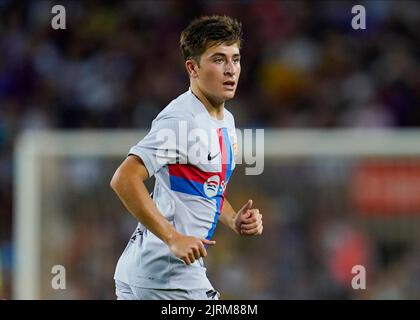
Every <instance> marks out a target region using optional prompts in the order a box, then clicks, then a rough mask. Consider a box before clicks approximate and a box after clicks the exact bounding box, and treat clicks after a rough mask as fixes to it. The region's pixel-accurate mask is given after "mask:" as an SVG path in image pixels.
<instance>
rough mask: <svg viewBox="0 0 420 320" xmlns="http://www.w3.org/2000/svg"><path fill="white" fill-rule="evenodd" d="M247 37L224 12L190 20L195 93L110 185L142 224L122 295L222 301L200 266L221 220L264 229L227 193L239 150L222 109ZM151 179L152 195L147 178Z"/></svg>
mask: <svg viewBox="0 0 420 320" xmlns="http://www.w3.org/2000/svg"><path fill="white" fill-rule="evenodd" d="M241 36H242V27H241V24H240V23H239V22H238V21H237V20H235V19H232V18H230V17H227V16H211V17H201V18H198V19H196V20H194V21H192V22H191V24H190V25H189V26H188V27H187V28H186V29H185V30H184V31H183V32H182V34H181V40H180V45H181V50H182V53H183V55H184V58H185V67H186V70H187V72H188V75H189V78H190V88H189V90H188V91H187V92H185V93H183V94H182V95H180V96H179V97H178V98H176V99H175V100H173V101H172V102H171V103H170V104H169V105H168V106H167V107H166V108H165V109H163V111H162V112H161V113H160V114H159V115H158V116H157V117H156V119H155V120H154V121H153V123H152V128H151V130H150V132H149V133H148V134H147V136H146V137H145V138H144V139H143V140H141V141H140V142H139V143H138V144H137V145H135V146H133V147H132V148H131V149H130V151H129V155H128V156H127V158H126V159H125V160H124V161H123V163H122V164H121V165H120V166H119V168H118V169H117V171H116V172H115V174H114V176H113V178H112V180H111V187H112V189H113V190H114V191H115V192H116V193H117V195H118V196H119V198H120V199H121V201H122V202H123V204H124V205H125V207H126V208H127V209H128V210H129V211H130V213H131V214H132V215H133V216H134V217H135V218H136V219H137V220H138V221H139V225H138V227H137V228H136V231H135V232H134V234H133V236H132V237H131V239H130V241H129V243H128V245H127V247H126V248H125V250H124V252H123V254H122V255H121V257H120V259H119V261H118V264H117V267H116V271H115V277H114V278H115V281H116V294H117V297H118V299H218V292H217V291H215V290H214V288H213V286H212V285H211V284H210V282H209V280H208V279H207V276H206V268H205V267H204V263H203V257H205V256H207V250H206V249H207V247H208V246H209V245H214V244H215V243H216V242H215V241H213V240H211V238H212V235H213V233H214V230H215V227H216V224H217V221H218V219H220V220H221V221H222V223H224V224H225V225H227V226H228V227H230V228H231V229H232V230H234V231H235V232H236V233H238V234H241V235H260V234H261V233H262V230H263V226H262V219H261V214H260V213H259V211H258V209H252V208H251V207H252V200H249V201H248V202H247V203H246V204H245V205H244V206H243V207H242V209H240V210H239V211H238V212H236V211H234V210H233V208H232V206H231V205H230V204H229V202H228V201H227V200H226V199H225V196H224V194H225V190H226V186H227V184H228V181H229V178H230V176H231V174H232V171H233V169H234V167H235V162H234V150H235V144H236V135H235V124H234V119H233V116H232V114H231V113H230V112H229V111H228V110H226V109H225V108H224V104H225V101H226V100H229V99H232V98H233V97H234V95H235V90H236V87H237V84H238V80H239V75H240V72H241V65H240V47H241ZM197 137H199V138H200V139H197ZM153 175H154V176H155V178H156V183H155V187H154V191H153V198H152V197H151V195H149V193H148V191H147V189H146V187H145V185H144V183H143V181H144V180H146V179H147V178H148V177H151V176H153Z"/></svg>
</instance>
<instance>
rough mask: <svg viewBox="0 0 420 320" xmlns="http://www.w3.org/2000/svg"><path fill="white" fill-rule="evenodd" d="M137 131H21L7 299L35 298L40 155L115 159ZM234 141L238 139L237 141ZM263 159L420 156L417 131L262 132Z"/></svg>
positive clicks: (137, 137) (135, 138)
mask: <svg viewBox="0 0 420 320" xmlns="http://www.w3.org/2000/svg"><path fill="white" fill-rule="evenodd" d="M145 133H146V132H145V131H139V130H105V131H27V132H24V133H22V134H21V135H20V137H19V138H18V139H17V141H16V144H15V153H14V170H15V171H14V204H15V207H14V208H15V209H14V210H15V212H14V219H13V221H14V226H13V235H14V239H13V240H14V247H15V262H14V265H15V268H14V273H13V293H12V294H13V295H12V298H13V299H38V298H39V297H40V279H41V277H40V272H41V270H40V269H41V268H40V266H41V261H40V259H41V255H40V250H41V245H40V237H41V234H40V233H41V228H40V217H41V210H42V208H41V200H40V199H41V194H40V193H41V188H40V183H41V174H40V171H41V169H40V168H41V166H40V161H41V156H51V157H54V156H63V157H67V156H69V157H74V156H80V157H90V156H92V157H121V159H122V158H123V157H124V156H125V155H126V154H127V151H128V149H129V147H130V146H132V145H134V144H135V143H137V141H139V140H140V139H141V138H142V137H143V136H144V134H145ZM239 143H240V141H239ZM264 144H265V146H264V150H265V154H264V159H265V161H267V162H269V161H280V160H281V159H285V158H288V159H290V158H295V157H317V156H334V157H354V156H358V157H370V156H381V157H395V156H420V130H359V129H357V130H353V129H346V130H335V129H334V130H333V129H328V130H277V129H265V130H264Z"/></svg>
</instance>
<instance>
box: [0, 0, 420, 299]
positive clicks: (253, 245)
mask: <svg viewBox="0 0 420 320" xmlns="http://www.w3.org/2000/svg"><path fill="white" fill-rule="evenodd" d="M54 4H56V3H54V2H52V1H43V0H41V1H11V0H10V1H9V0H0V298H3V299H13V298H19V297H21V296H20V295H19V294H18V290H17V289H16V287H15V288H14V289H13V283H15V284H16V283H17V282H18V280H17V279H16V276H17V274H18V272H17V270H25V268H30V267H31V266H32V265H33V262H34V259H32V258H33V257H31V255H29V256H28V257H27V258H26V259H27V261H25V257H24V258H23V260H22V259H19V260H17V259H16V257H17V256H18V252H17V251H18V247H17V244H16V242H15V240H16V239H19V238H21V237H23V238H24V237H25V235H22V234H17V232H18V231H19V230H21V229H20V228H18V227H17V222H18V217H17V215H16V213H17V212H18V210H17V209H18V204H17V201H18V200H19V199H21V198H22V197H21V196H22V195H19V194H16V191H19V190H20V187H18V186H17V183H18V182H19V181H25V178H26V176H25V175H22V172H20V173H19V176H18V175H17V174H16V173H17V169H18V167H19V168H21V167H23V168H26V170H30V169H31V165H32V164H39V167H36V168H35V167H33V168H32V169H34V170H37V172H38V173H39V176H38V177H39V180H38V181H39V185H38V186H37V187H38V188H37V189H36V194H37V195H38V196H39V199H38V201H39V206H40V215H41V218H40V221H35V222H34V221H30V220H28V221H25V216H24V215H22V216H20V217H19V219H21V220H20V221H24V222H26V223H27V224H28V226H27V227H26V228H27V230H29V231H28V232H30V230H33V229H32V227H33V226H32V223H35V224H37V225H39V226H40V231H41V232H40V242H39V246H38V244H33V245H34V247H36V248H38V249H39V252H38V255H37V257H36V259H35V261H37V260H38V261H39V266H38V268H39V269H38V271H39V277H38V278H37V279H30V278H29V279H27V281H29V282H35V283H37V284H38V285H39V289H40V290H39V292H37V294H36V296H34V298H44V299H45V298H49V299H62V298H67V299H114V283H113V279H112V277H113V272H114V267H115V263H116V261H117V259H118V257H119V255H120V254H121V252H122V250H123V248H124V246H125V244H126V242H127V240H128V238H129V236H130V235H131V233H132V231H133V230H134V229H133V228H134V225H135V221H134V219H133V218H131V216H130V215H129V214H128V213H127V212H126V211H125V210H124V209H123V207H122V205H121V204H120V203H119V201H118V200H117V198H116V196H115V195H113V193H112V191H111V190H110V188H109V180H110V178H111V176H112V174H113V172H114V170H115V169H116V167H117V166H118V164H119V163H120V162H121V161H122V159H123V157H124V156H125V152H126V151H127V150H128V149H129V147H130V143H136V141H137V140H138V139H140V138H141V135H142V133H143V132H144V130H147V129H148V128H149V127H150V123H151V121H152V120H153V118H154V117H155V116H156V115H157V114H158V113H159V111H160V110H161V109H162V108H163V107H164V106H165V105H166V104H167V103H168V102H169V101H170V100H171V99H173V98H174V97H176V96H177V95H179V94H180V93H181V92H183V91H185V90H186V89H187V87H188V82H187V81H188V79H187V75H186V74H185V71H184V67H183V61H182V57H181V54H180V52H179V49H178V39H179V33H180V31H181V30H182V29H183V28H184V27H185V26H186V25H187V24H188V22H189V21H190V20H191V19H192V18H194V17H197V16H200V15H203V14H228V15H231V16H234V17H236V18H238V19H239V20H241V21H242V23H243V27H244V38H245V42H244V47H243V50H242V55H243V60H242V75H241V81H240V83H239V88H238V92H237V97H236V98H235V99H234V101H231V102H229V103H228V108H229V109H230V110H231V111H232V112H233V113H234V115H235V116H236V125H237V127H239V128H264V129H266V132H267V133H270V132H271V133H273V134H278V136H277V137H278V139H277V140H274V141H275V142H270V143H269V146H270V147H272V146H273V144H274V148H272V149H276V144H275V143H277V144H278V150H280V151H279V152H278V158H277V159H275V158H270V159H268V160H267V161H266V166H265V170H264V173H263V174H262V175H260V176H245V175H244V168H243V167H242V168H241V167H240V168H238V170H237V172H236V173H235V174H234V177H232V180H231V181H232V182H231V184H230V186H229V190H228V197H229V199H230V201H231V203H232V204H233V205H234V206H235V207H238V206H239V205H241V204H242V203H243V202H244V201H245V200H246V199H248V197H252V198H253V199H254V203H255V205H256V206H258V207H259V208H260V209H261V211H262V212H263V214H264V223H265V229H264V235H263V236H262V237H261V238H251V239H247V238H242V239H241V238H240V237H237V236H235V235H234V234H232V233H230V232H227V230H226V229H225V228H224V227H223V226H220V227H219V228H218V229H217V231H216V234H215V239H217V240H218V245H217V246H216V247H214V248H213V249H212V252H211V254H210V255H209V257H208V258H207V266H208V273H209V277H210V279H211V281H212V282H213V284H214V286H215V287H216V288H217V289H218V290H220V291H221V292H222V294H223V297H224V298H232V299H317V298H319V299H379V298H396V299H419V298H420V238H419V234H420V233H419V232H418V230H419V227H420V156H419V152H420V133H419V132H420V131H416V130H415V129H416V128H417V127H418V126H419V125H420V103H419V97H420V67H419V62H420V59H419V57H420V54H419V49H420V46H419V43H420V39H419V38H420V33H419V32H418V30H420V4H419V2H416V1H380V0H378V1H319V2H318V1H317V2H312V1H251V0H248V1H61V3H60V4H62V5H64V6H65V8H66V13H67V29H66V30H53V29H52V28H51V26H50V21H51V18H52V17H53V15H52V14H51V8H52V6H53V5H54ZM355 4H363V5H364V6H365V8H366V11H367V29H366V30H353V29H352V28H351V19H352V17H353V15H352V14H351V8H352V6H353V5H355ZM279 129H281V130H280V131H276V130H279ZM313 129H316V130H317V131H316V132H317V133H319V134H320V137H321V138H322V139H321V140H317V142H318V144H315V146H318V145H319V146H320V148H321V147H322V146H325V145H326V144H328V143H330V142H331V139H330V138H331V137H335V136H337V135H340V132H342V131H341V130H343V129H345V130H346V131H345V132H347V133H348V135H346V136H350V137H352V136H355V137H357V138H354V139H351V138H350V139H347V140H346V139H345V140H337V141H335V144H333V145H329V147H330V150H338V154H337V155H334V154H328V155H319V154H316V152H313V153H310V152H308V153H307V154H306V155H300V156H293V152H294V151H290V154H289V155H287V150H285V147H284V146H285V145H286V146H288V147H289V146H290V149H293V143H294V142H296V143H298V142H299V143H301V150H304V149H305V148H304V147H302V143H303V146H305V143H304V142H305V141H302V137H303V138H305V137H306V138H307V139H308V140H307V142H309V143H310V142H311V141H312V140H311V135H312V133H313V132H314V131H312V130H313ZM34 130H44V132H45V130H54V132H55V133H54V134H60V133H61V132H64V131H62V130H65V132H71V133H73V134H83V133H86V134H88V133H89V132H90V130H97V131H95V132H98V133H99V132H103V133H100V135H101V136H102V138H98V139H97V140H96V141H97V143H98V144H99V143H106V142H102V141H104V140H106V139H105V138H106V137H114V136H115V137H119V135H120V134H121V131H120V130H128V131H124V132H125V133H126V134H127V135H124V137H129V139H126V138H124V139H121V140H120V141H119V142H116V143H115V144H118V143H120V144H121V145H120V146H119V148H120V149H121V150H122V151H121V155H117V154H114V155H108V156H101V155H96V156H92V155H89V156H87V157H86V156H82V155H77V154H73V155H70V156H68V155H63V154H61V155H60V154H59V152H58V155H56V156H51V155H45V156H42V155H40V156H39V158H38V159H37V161H35V162H32V161H30V160H31V158H30V157H28V158H24V157H18V155H19V154H20V153H19V152H18V151H19V150H21V148H22V146H25V141H26V142H27V143H28V141H29V144H26V146H27V147H28V148H29V149H31V148H32V149H31V150H32V151H33V152H36V148H37V147H38V146H41V145H43V146H45V145H46V144H48V143H46V142H45V141H44V142H42V141H41V142H40V144H31V143H30V142H31V141H36V137H37V134H36V133H35V132H34ZM288 130H293V131H291V132H292V133H293V132H295V133H296V132H297V133H296V134H297V136H299V137H300V138H296V140H291V141H290V140H289V141H287V140H286V139H287V138H288V137H291V136H290V135H289V134H290V131H288ZM294 130H299V131H294ZM360 130H363V131H360ZM357 132H359V134H357ZM360 132H361V133H360ZM369 132H372V135H373V136H375V137H376V139H377V140H376V141H382V144H383V145H384V146H385V147H384V148H385V149H387V150H388V153H387V152H381V151H380V150H379V149H380V148H378V150H376V148H375V147H372V145H369V143H368V142H369V141H370V140H369V139H370V137H371V133H369ZM25 133H26V135H25ZM137 133H138V139H137V138H136V137H137V135H136V134H137ZM378 135H379V136H378ZM31 136H32V137H35V138H33V140H30V137H31ZM28 137H29V138H28ZM295 137H296V136H295ZM329 137H330V138H329ZM395 137H397V138H395ZM417 137H418V138H417ZM306 138H305V139H306ZM394 138H395V139H394ZM25 139H29V140H25ZM109 139H110V141H114V140H113V139H115V138H109ZM128 140H129V141H130V143H128ZM388 140H389V143H388ZM94 141H95V140H94ZM416 141H419V142H418V144H416ZM47 142H48V140H47ZM78 142H79V143H80V144H84V143H86V141H80V140H79V141H78V140H77V138H73V140H71V142H69V141H67V143H69V144H68V145H66V144H64V146H68V147H69V148H70V146H71V144H79V143H78ZM346 142H347V143H348V144H349V145H351V147H350V146H349V150H348V153H347V154H346V156H343V155H342V154H341V155H340V154H339V153H340V150H341V152H342V153H343V143H345V146H346V145H347V143H346ZM107 143H108V144H111V143H110V142H109V141H108V142H107ZM266 146H267V145H266ZM363 146H365V147H366V146H367V147H368V148H369V147H370V149H369V150H368V152H367V151H366V150H365V153H368V154H369V156H368V157H366V156H361V155H360V154H359V153H358V152H357V150H359V151H360V149H363ZM308 148H310V146H309V145H308ZM399 148H401V149H404V148H405V149H404V150H403V151H404V152H401V153H399V152H398V150H399ZM34 149H35V151H34ZM61 149H63V146H61ZM64 149H65V148H64ZM110 149H111V147H110ZM312 149H314V148H312ZM344 149H345V147H344ZM57 150H60V148H58V149H57ZM276 150H277V149H276ZM352 150H353V151H354V152H353V151H352ZM376 151H378V152H377V154H376V153H375V152H376ZM267 152H269V153H270V154H272V153H276V151H274V152H273V150H267ZM352 152H353V153H354V154H353V155H351V153H352ZM110 153H111V152H110ZM29 154H30V152H29ZM15 156H16V158H15ZM15 160H16V161H15ZM20 166H21V167H20ZM28 183H29V182H28ZM152 183H153V181H150V184H149V186H151V185H152ZM29 188H30V186H29ZM32 197H33V195H32ZM33 200H34V199H32V198H30V197H29V198H28V203H29V204H31V203H33V202H31V201H33ZM20 206H22V204H20ZM20 208H21V207H20ZM25 230H26V229H25ZM19 232H20V231H19ZM33 253H34V252H33ZM58 264H59V265H63V266H65V268H66V276H67V282H66V285H67V289H66V290H62V291H60V290H53V289H52V288H51V279H52V277H53V275H52V274H51V268H52V266H53V265H58ZM354 265H364V266H365V267H366V270H367V289H366V290H354V289H352V287H351V279H352V277H353V276H354V275H353V274H351V268H352V266H354ZM23 285H25V283H23ZM27 285H28V286H30V285H31V284H30V283H28V284H27Z"/></svg>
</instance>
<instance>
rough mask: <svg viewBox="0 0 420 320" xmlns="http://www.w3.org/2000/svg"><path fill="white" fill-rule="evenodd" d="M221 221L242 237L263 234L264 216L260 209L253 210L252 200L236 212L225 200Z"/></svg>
mask: <svg viewBox="0 0 420 320" xmlns="http://www.w3.org/2000/svg"><path fill="white" fill-rule="evenodd" d="M219 219H220V221H221V222H222V223H223V224H225V225H227V226H228V227H229V228H231V229H232V230H233V231H235V232H236V233H238V234H241V235H261V234H262V232H263V222H262V215H261V213H260V211H259V210H258V209H254V208H252V200H248V202H247V203H246V204H245V205H244V206H243V207H242V208H241V209H240V210H239V211H238V212H236V211H235V210H234V209H233V208H232V206H231V205H230V203H229V201H227V199H225V201H224V203H223V209H222V212H221V213H220V217H219Z"/></svg>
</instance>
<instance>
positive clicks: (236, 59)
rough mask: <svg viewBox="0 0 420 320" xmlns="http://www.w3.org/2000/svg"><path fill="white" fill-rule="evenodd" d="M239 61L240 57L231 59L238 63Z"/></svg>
mask: <svg viewBox="0 0 420 320" xmlns="http://www.w3.org/2000/svg"><path fill="white" fill-rule="evenodd" d="M239 62H241V59H240V58H235V59H233V63H236V64H238V63H239Z"/></svg>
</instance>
